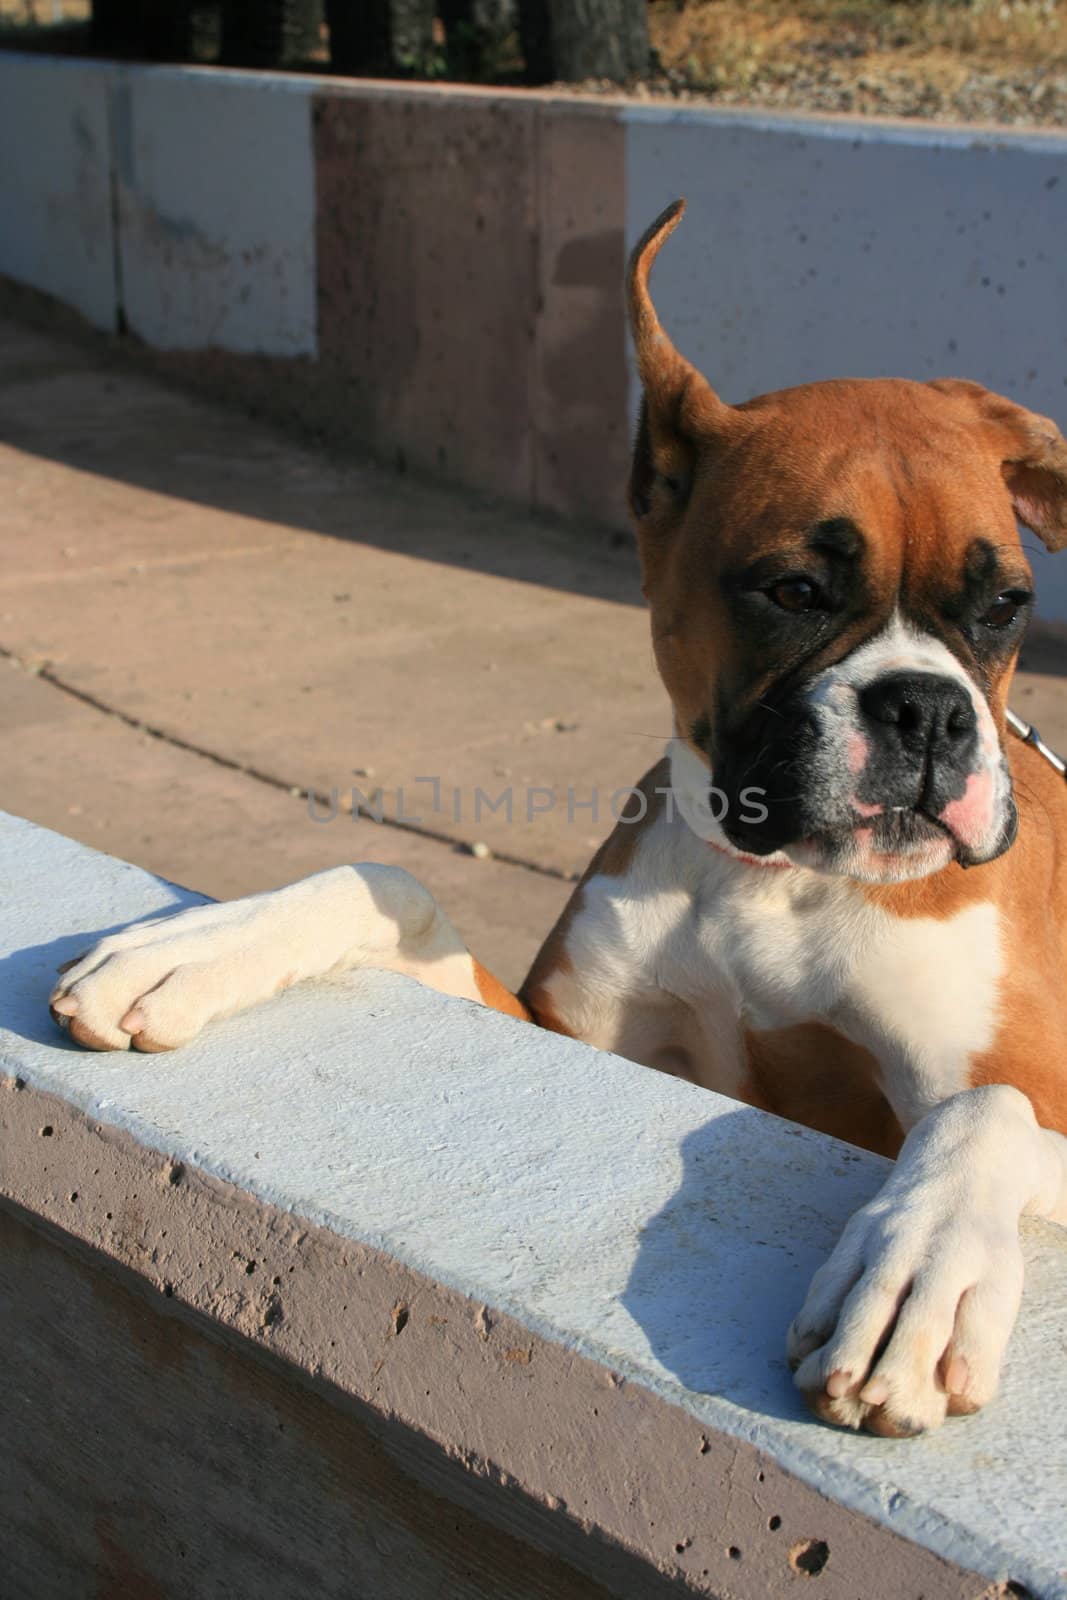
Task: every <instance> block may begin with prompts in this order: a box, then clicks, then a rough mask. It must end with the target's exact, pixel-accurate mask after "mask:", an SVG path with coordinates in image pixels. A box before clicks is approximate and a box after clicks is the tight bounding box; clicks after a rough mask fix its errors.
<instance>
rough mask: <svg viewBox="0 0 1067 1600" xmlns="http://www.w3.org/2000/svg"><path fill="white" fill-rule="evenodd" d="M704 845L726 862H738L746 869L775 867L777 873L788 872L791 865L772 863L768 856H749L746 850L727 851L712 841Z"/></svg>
mask: <svg viewBox="0 0 1067 1600" xmlns="http://www.w3.org/2000/svg"><path fill="white" fill-rule="evenodd" d="M704 843H705V844H706V845H710V846H711V848H712V849H713V850H717V851H718V852H719V854H720V855H721V856H725V857H726V858H727V860H728V861H740V862H741V863H742V864H743V865H744V866H746V867H765V868H766V867H775V868H777V870H778V871H779V872H788V870H789V869H790V867H791V866H792V865H793V863H792V862H791V861H772V860H771V859H770V857H769V856H750V855H749V853H748V851H747V850H733V849H730V850H727V848H726V846H725V845H721V844H716V843H715V840H714V839H705V840H704Z"/></svg>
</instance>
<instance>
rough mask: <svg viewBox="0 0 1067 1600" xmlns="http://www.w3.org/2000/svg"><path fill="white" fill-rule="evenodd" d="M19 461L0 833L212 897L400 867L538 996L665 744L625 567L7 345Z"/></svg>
mask: <svg viewBox="0 0 1067 1600" xmlns="http://www.w3.org/2000/svg"><path fill="white" fill-rule="evenodd" d="M0 440H2V441H3V443H2V445H0V546H2V550H3V561H2V565H0V649H2V650H3V651H4V653H5V654H6V656H7V657H8V661H7V663H6V664H3V665H0V671H2V673H3V677H2V679H0V682H3V684H4V687H5V691H6V692H5V693H4V694H3V696H2V700H0V728H2V731H3V738H4V743H3V751H4V762H3V784H2V804H3V805H5V806H6V807H8V808H9V809H11V810H13V811H16V812H20V813H22V814H23V815H25V816H27V817H30V818H32V819H33V820H35V821H39V822H42V823H46V824H48V825H49V826H52V827H55V828H59V829H61V830H63V831H64V832H66V833H68V834H71V835H73V836H75V837H76V838H78V839H80V840H83V841H84V842H86V843H88V844H92V845H96V846H98V847H99V848H101V849H104V850H108V851H113V852H115V853H116V854H119V855H121V856H124V857H127V858H128V859H130V860H133V861H136V862H137V863H138V864H140V865H142V866H144V867H146V868H148V869H149V870H151V871H153V872H158V873H162V874H164V875H165V876H168V877H171V878H174V879H176V880H178V881H180V882H183V883H186V884H188V885H190V886H191V887H194V888H196V889H199V890H202V891H204V892H206V893H209V894H213V895H218V896H230V895H234V894H239V893H244V892H248V891H250V890H253V889H259V888H264V887H267V886H271V885H275V884H279V883H282V882H285V881H288V880H291V879H292V878H294V877H297V876H300V875H302V874H304V873H307V872H310V871H314V870H317V869H318V868H321V867H324V866H327V865H331V864H333V863H336V862H338V861H345V860H354V859H361V858H373V859H378V860H384V861H389V862H397V863H401V864H403V865H405V866H407V867H409V868H410V869H411V870H412V871H413V872H415V873H416V874H417V875H419V876H420V877H422V878H424V879H425V880H426V881H427V882H428V883H429V884H430V885H431V886H432V887H433V888H434V889H435V890H436V891H437V892H439V894H440V896H441V898H442V900H443V902H444V903H445V905H446V906H447V907H448V908H449V910H450V911H451V912H452V914H453V915H454V916H455V919H456V921H457V923H458V924H459V925H460V927H461V928H462V929H463V931H464V932H465V933H466V934H467V935H468V936H469V937H470V939H471V942H472V944H473V945H474V947H475V948H476V949H477V950H479V951H480V952H481V953H482V955H483V958H484V959H485V960H486V961H487V962H489V963H490V964H492V965H493V966H494V967H495V968H496V969H497V970H498V971H499V972H500V974H501V976H502V977H504V978H505V979H506V980H508V981H518V980H519V979H520V978H521V976H522V975H523V972H524V970H525V966H526V964H527V963H528V961H529V959H530V958H531V956H532V955H533V953H534V951H535V949H536V947H537V944H538V942H539V940H540V938H541V937H543V935H544V933H545V932H546V931H547V929H548V928H549V926H550V925H551V923H552V921H553V920H554V918H555V916H556V915H557V913H558V911H559V909H560V908H561V906H562V904H563V902H564V901H565V899H566V897H567V894H568V893H569V889H570V882H569V880H570V879H571V878H572V877H573V875H574V874H576V873H578V872H579V871H580V870H581V868H582V867H583V866H584V864H585V862H586V861H587V859H588V857H589V855H590V854H591V852H592V850H593V848H594V847H595V845H596V844H597V843H598V842H599V840H600V838H601V837H602V836H603V835H604V833H605V832H606V831H607V830H608V827H609V825H610V818H609V816H608V812H607V802H608V798H609V797H610V795H611V793H612V791H613V790H615V789H617V788H620V787H622V786H624V785H628V784H630V783H632V782H633V781H634V780H635V779H636V778H638V777H639V776H640V775H641V773H642V772H643V771H644V770H645V769H646V768H647V767H648V766H649V765H651V764H652V762H653V761H655V760H656V759H657V757H658V755H659V752H660V750H661V747H662V743H663V740H664V738H665V736H666V734H667V732H668V730H669V721H668V715H667V709H666V702H665V697H664V695H663V693H662V691H661V690H660V688H659V686H658V684H657V682H656V679H655V675H654V671H653V668H652V663H651V652H650V648H649V644H648V632H647V626H646V622H645V618H644V615H643V613H642V611H641V609H640V593H639V588H638V579H637V574H636V563H635V561H634V558H633V556H632V553H631V552H630V550H629V549H625V548H624V549H616V550H613V549H611V548H609V547H608V545H607V543H606V541H605V536H603V535H601V536H598V535H596V534H594V533H589V532H583V531H577V532H571V531H570V530H567V529H563V528H560V527H556V526H552V525H550V524H547V523H546V522H544V521H543V520H538V519H535V518H533V517H528V516H524V515H522V514H521V513H516V512H515V511H512V510H508V509H506V508H501V507H500V506H498V505H496V504H494V503H492V502H490V501H487V500H484V499H478V498H476V497H472V496H469V495H468V496H459V495H456V494H453V493H447V492H438V491H434V490H431V489H428V488H426V487H424V486H422V485H420V484H417V483H413V482H411V481H409V480H407V479H405V478H403V477H401V476H399V475H394V474H390V473H387V472H382V471H380V470H376V469H373V468H369V467H365V466H361V465H353V464H350V463H345V464H338V463H337V462H336V461H332V460H330V459H328V458H327V457H326V456H324V455H320V454H318V453H316V452H315V451H314V450H311V449H308V448H302V447H300V446H299V445H296V444H294V443H292V442H290V441H289V440H288V439H286V438H285V437H283V436H281V435H279V434H278V433H277V432H276V431H274V430H273V429H271V428H268V427H266V426H262V425H259V424H257V423H255V422H252V421H249V420H248V419H246V418H245V417H242V416H238V415H235V414H233V413H229V412H226V411H224V410H222V409H219V408H218V407H216V406H214V405H212V404H210V403H206V402H204V401H203V400H200V399H198V398H190V397H189V396H187V395H185V394H183V393H180V392H177V391H175V390H172V389H169V388H166V387H164V386H162V385H161V384H159V383H157V382H155V381H153V380H151V379H148V378H145V377H144V376H142V375H140V374H139V373H137V372H135V371H132V370H131V369H130V368H129V367H128V366H127V365H124V364H122V363H120V362H118V361H117V360H115V359H114V358H113V357H112V355H111V354H110V352H109V351H108V350H107V349H106V348H104V347H103V346H99V347H95V346H93V345H91V344H90V345H83V344H80V343H78V344H75V343H67V342H65V341H63V340H62V339H58V338H53V337H51V336H45V335H42V334H40V333H37V332H31V331H28V330H27V329H25V328H22V327H19V326H15V325H12V324H0ZM131 722H133V723H141V724H144V725H146V726H147V728H149V729H151V730H153V732H145V731H143V729H138V728H137V727H134V726H131V725H130V724H131ZM430 778H436V779H439V780H440V793H439V796H438V800H439V805H438V808H437V809H436V810H435V809H434V798H435V796H434V786H433V785H432V784H430V783H428V782H425V781H423V782H418V781H417V780H419V779H430ZM594 780H595V781H596V783H597V784H598V786H599V788H600V791H601V797H602V798H601V809H600V816H599V819H594V817H593V815H592V813H591V811H590V810H589V809H588V807H586V808H582V807H581V806H580V802H581V801H586V802H587V801H588V800H589V792H590V787H591V784H592V783H593V781H594ZM571 785H573V786H574V787H575V790H576V793H575V800H576V801H577V802H579V805H578V806H577V807H574V808H572V810H571V816H570V817H569V818H568V814H567V790H568V787H569V786H571ZM353 786H356V787H357V788H358V789H360V790H361V791H362V792H363V793H364V794H365V795H366V797H367V799H368V801H370V802H371V804H372V807H373V805H374V803H375V791H376V790H378V789H379V788H380V789H381V790H382V791H383V794H382V799H381V803H380V810H381V811H382V813H383V814H384V816H385V817H386V818H387V819H389V822H387V823H386V825H378V824H376V823H375V822H374V821H373V820H367V819H364V820H361V821H358V822H354V821H353V820H352V818H351V816H350V815H346V814H345V812H344V809H343V807H344V804H345V803H346V799H350V797H351V790H352V788H353ZM307 788H311V789H314V790H317V791H320V792H322V793H324V794H325V795H327V796H329V795H330V794H331V793H332V792H333V791H334V790H336V791H337V793H338V802H339V814H338V816H337V817H336V819H335V820H333V821H332V822H321V821H320V822H316V821H313V820H311V816H310V815H309V805H308V802H307V800H306V799H305V798H304V796H303V794H302V793H296V794H294V793H293V792H292V791H294V790H297V791H303V790H304V789H307ZM478 789H481V790H482V791H484V796H485V797H487V798H486V799H482V800H479V799H478V797H477V795H476V791H477V790H478ZM401 790H402V791H403V798H401V793H400V791H401ZM508 790H510V791H511V797H512V798H511V805H512V820H511V822H510V823H509V822H508V820H507V817H506V815H505V807H504V806H503V805H501V806H500V807H499V809H498V810H497V811H496V812H495V813H494V812H493V811H491V810H490V809H489V802H494V801H499V799H500V796H501V795H502V794H503V793H505V792H506V791H508ZM550 797H554V799H555V805H554V809H552V810H542V809H540V808H542V807H547V806H548V804H549V799H550ZM313 809H314V811H315V814H316V815H317V816H326V815H329V811H330V807H329V806H323V805H318V806H316V807H314V808H313ZM403 816H418V817H419V818H420V819H421V821H420V822H419V823H415V824H407V825H404V826H400V827H398V826H394V825H390V822H394V821H395V820H396V819H397V818H398V817H403ZM431 835H433V836H431ZM475 844H486V845H488V846H489V847H490V848H491V850H492V852H493V854H494V857H495V856H498V855H503V856H505V857H506V858H507V860H506V861H501V860H499V859H489V860H484V859H476V858H475V857H474V856H472V855H471V854H470V846H472V845H475Z"/></svg>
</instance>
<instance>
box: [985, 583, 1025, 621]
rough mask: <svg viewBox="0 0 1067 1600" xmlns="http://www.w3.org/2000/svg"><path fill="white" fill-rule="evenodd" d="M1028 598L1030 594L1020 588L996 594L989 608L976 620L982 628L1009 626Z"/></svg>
mask: <svg viewBox="0 0 1067 1600" xmlns="http://www.w3.org/2000/svg"><path fill="white" fill-rule="evenodd" d="M1029 599H1030V596H1029V595H1028V594H1025V593H1024V592H1023V591H1022V590H1021V589H1008V590H1006V591H1005V593H1004V594H998V595H997V598H996V599H995V600H994V601H993V604H992V605H991V606H990V607H989V610H988V611H984V612H983V613H982V615H981V616H980V617H979V618H978V620H979V622H980V623H981V624H982V626H983V628H993V629H996V630H1000V629H1002V628H1010V627H1011V625H1012V623H1013V622H1014V621H1015V619H1016V617H1017V616H1018V615H1019V612H1020V611H1021V610H1022V608H1023V606H1025V605H1026V604H1027V602H1028V601H1029Z"/></svg>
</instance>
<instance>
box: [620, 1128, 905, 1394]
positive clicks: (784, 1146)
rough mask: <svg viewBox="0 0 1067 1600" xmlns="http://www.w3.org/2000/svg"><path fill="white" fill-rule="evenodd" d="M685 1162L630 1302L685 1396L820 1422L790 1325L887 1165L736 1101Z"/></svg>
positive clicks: (643, 1246) (654, 1223)
mask: <svg viewBox="0 0 1067 1600" xmlns="http://www.w3.org/2000/svg"><path fill="white" fill-rule="evenodd" d="M679 1154H680V1157H681V1162H682V1178H681V1182H680V1183H679V1186H678V1189H677V1191H676V1192H675V1193H674V1194H673V1195H672V1196H671V1198H670V1199H669V1200H668V1201H667V1202H666V1204H665V1205H664V1206H663V1207H662V1209H661V1210H659V1211H658V1212H657V1213H656V1215H655V1216H653V1217H652V1218H651V1219H650V1220H649V1222H648V1223H647V1224H646V1225H645V1227H644V1229H643V1230H642V1234H641V1243H640V1246H639V1248H638V1252H637V1255H636V1257H635V1259H634V1264H633V1267H632V1269H631V1272H630V1277H629V1281H628V1283H627V1285H626V1289H625V1291H624V1293H623V1295H622V1304H623V1305H624V1307H625V1308H626V1310H627V1311H628V1312H629V1314H630V1316H631V1317H632V1318H633V1319H634V1321H635V1322H636V1323H637V1324H638V1325H639V1327H640V1328H641V1329H642V1330H643V1332H644V1333H645V1335H646V1337H647V1339H648V1343H649V1347H650V1351H651V1353H652V1355H653V1356H654V1357H655V1358H656V1360H657V1361H658V1362H659V1363H660V1364H661V1365H662V1366H663V1367H664V1368H665V1369H666V1371H667V1372H668V1373H669V1374H670V1375H671V1376H672V1377H673V1378H676V1379H677V1380H678V1382H679V1383H681V1384H682V1385H683V1387H684V1388H686V1389H689V1390H691V1391H693V1393H695V1394H698V1395H716V1396H719V1397H721V1398H722V1399H724V1400H728V1401H731V1402H732V1403H734V1404H736V1405H739V1406H744V1407H747V1408H748V1409H750V1410H752V1411H755V1412H758V1413H760V1414H762V1415H764V1416H767V1417H775V1418H779V1419H784V1420H790V1421H805V1420H810V1418H809V1415H808V1412H807V1411H806V1410H805V1408H804V1405H803V1403H802V1402H801V1399H800V1396H799V1394H798V1392H797V1391H796V1389H795V1388H794V1387H793V1381H792V1375H791V1373H790V1371H789V1365H788V1362H787V1360H786V1355H785V1336H786V1330H787V1329H788V1327H789V1324H790V1322H791V1321H792V1319H793V1317H794V1316H795V1315H796V1313H797V1312H798V1311H799V1310H800V1307H801V1305H802V1304H803V1302H804V1297H805V1294H806V1292H807V1288H808V1284H809V1282H810V1281H811V1277H812V1275H813V1273H814V1272H815V1270H816V1269H817V1268H818V1267H819V1266H821V1265H822V1263H823V1262H824V1261H825V1260H826V1258H827V1257H828V1256H829V1254H830V1252H831V1250H832V1249H833V1247H834V1245H835V1243H836V1242H837V1239H838V1237H839V1235H840V1232H841V1229H842V1228H843V1227H844V1224H845V1222H846V1221H847V1219H848V1218H849V1217H850V1216H851V1215H852V1213H853V1211H855V1210H856V1209H857V1208H858V1207H859V1206H861V1205H863V1204H864V1203H865V1202H866V1201H868V1200H869V1199H870V1198H871V1196H872V1195H873V1194H874V1193H875V1192H876V1191H877V1190H878V1188H880V1186H881V1185H882V1183H883V1182H884V1181H885V1176H886V1169H887V1167H888V1163H885V1162H883V1161H882V1160H881V1159H880V1158H878V1157H873V1156H869V1155H867V1154H866V1153H865V1152H862V1151H859V1150H853V1149H852V1148H851V1147H850V1146H847V1145H844V1144H841V1143H840V1142H839V1141H837V1140H831V1139H827V1140H819V1141H818V1142H816V1139H815V1136H813V1135H811V1134H810V1133H809V1132H808V1131H807V1130H804V1129H801V1128H799V1127H797V1126H796V1124H794V1123H791V1122H786V1121H785V1120H784V1119H783V1118H781V1117H775V1116H769V1115H768V1114H767V1113H765V1112H762V1111H756V1110H754V1109H753V1108H752V1107H750V1106H743V1105H740V1104H739V1105H738V1106H737V1109H736V1111H731V1112H728V1113H723V1114H720V1115H719V1116H717V1117H715V1118H714V1120H713V1121H711V1122H709V1123H707V1124H705V1125H704V1126H703V1127H701V1128H698V1129H696V1130H695V1131H694V1132H693V1133H691V1134H689V1135H688V1136H687V1137H686V1138H685V1139H684V1140H683V1142H682V1146H681V1150H680V1152H679Z"/></svg>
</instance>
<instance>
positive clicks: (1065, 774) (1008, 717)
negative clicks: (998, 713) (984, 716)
mask: <svg viewBox="0 0 1067 1600" xmlns="http://www.w3.org/2000/svg"><path fill="white" fill-rule="evenodd" d="M1004 719H1005V721H1006V722H1007V724H1008V727H1009V728H1010V729H1011V731H1012V732H1013V733H1017V734H1018V735H1019V738H1020V739H1021V740H1022V741H1023V743H1024V744H1031V745H1033V747H1034V749H1035V750H1036V751H1037V753H1038V755H1039V756H1044V758H1045V760H1046V761H1047V762H1048V764H1049V766H1051V767H1055V769H1056V771H1057V772H1058V773H1059V775H1060V777H1061V778H1067V761H1064V759H1063V757H1062V756H1058V755H1057V754H1056V752H1055V750H1050V749H1049V747H1048V745H1047V744H1046V743H1045V741H1044V739H1042V737H1041V735H1040V734H1039V733H1038V731H1037V729H1036V728H1035V727H1034V725H1033V723H1032V722H1024V721H1023V719H1022V717H1017V716H1016V715H1015V712H1014V711H1012V709H1011V708H1010V706H1009V708H1008V709H1007V710H1006V711H1005V713H1004Z"/></svg>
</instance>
